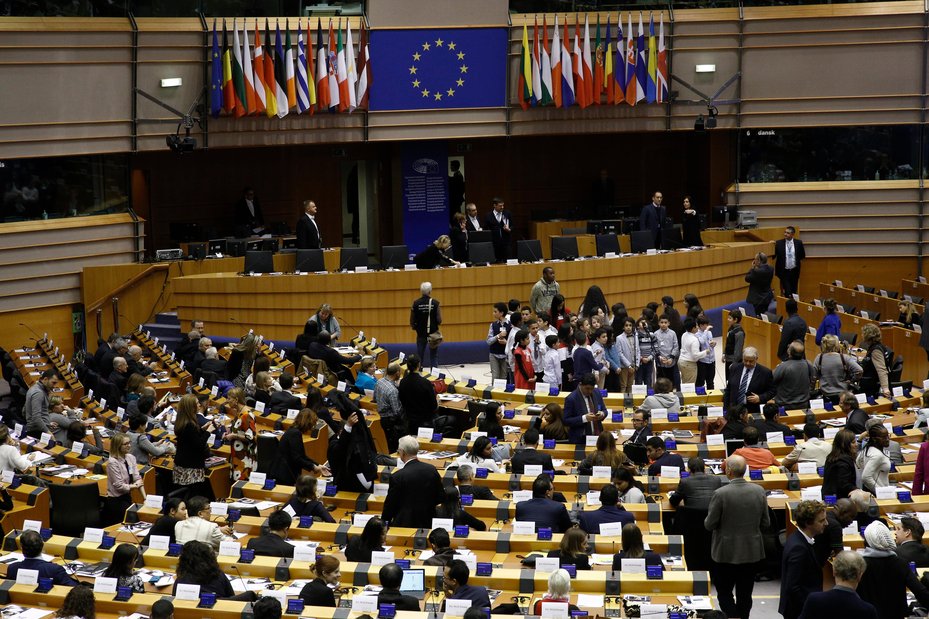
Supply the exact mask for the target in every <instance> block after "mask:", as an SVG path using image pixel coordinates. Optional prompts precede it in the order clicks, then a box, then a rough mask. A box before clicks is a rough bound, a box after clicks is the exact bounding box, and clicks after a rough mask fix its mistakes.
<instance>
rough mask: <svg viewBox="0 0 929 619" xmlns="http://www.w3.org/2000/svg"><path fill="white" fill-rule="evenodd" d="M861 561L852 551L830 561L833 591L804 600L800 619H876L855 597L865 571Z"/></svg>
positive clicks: (860, 600) (864, 604)
mask: <svg viewBox="0 0 929 619" xmlns="http://www.w3.org/2000/svg"><path fill="white" fill-rule="evenodd" d="M865 565H866V564H865V560H864V559H863V558H861V555H860V554H858V553H857V552H854V551H852V550H843V551H842V552H840V553H839V554H837V555H836V557H835V559H833V561H832V572H833V574H835V587H833V588H832V589H830V590H829V591H823V592H821V593H811V594H810V595H809V596H807V598H806V603H804V605H803V611H802V612H801V613H800V619H821V618H822V617H841V618H842V619H877V610H876V609H875V608H874V606H873V605H872V604H869V603H867V602H865V601H864V600H862V599H861V598H860V597H858V593H857V592H856V589H857V588H858V583H859V582H860V581H861V577H862V576H863V575H864V571H865Z"/></svg>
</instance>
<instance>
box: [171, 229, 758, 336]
mask: <svg viewBox="0 0 929 619" xmlns="http://www.w3.org/2000/svg"><path fill="white" fill-rule="evenodd" d="M770 246H771V243H770V242H760V243H725V244H721V245H717V246H714V247H710V248H706V249H704V250H701V251H694V252H686V251H684V252H673V253H668V254H660V255H652V256H647V255H636V256H628V257H625V258H603V259H590V260H576V261H572V262H546V263H545V264H546V265H551V266H553V267H554V268H555V271H556V277H557V279H558V282H559V283H560V284H561V290H562V294H564V295H565V297H566V298H567V300H568V307H569V308H571V309H576V308H577V305H578V304H579V303H580V301H581V300H582V299H583V297H584V294H585V293H586V291H587V288H588V287H589V286H590V285H592V284H597V285H599V286H600V287H601V288H602V289H603V293H604V295H605V296H606V298H607V300H608V301H610V302H615V301H622V302H623V303H625V304H626V307H628V308H630V310H632V311H635V310H637V309H638V308H641V307H644V306H645V304H646V303H648V302H650V301H654V300H658V299H660V298H661V297H662V296H663V295H666V294H669V295H672V296H673V297H674V298H676V299H680V298H682V297H683V295H684V294H685V293H687V292H695V293H697V294H698V295H699V297H700V299H701V301H702V302H703V304H704V306H705V307H717V306H720V305H724V304H727V303H732V302H734V301H738V300H740V299H744V298H745V293H746V290H747V284H746V283H745V279H744V278H745V273H746V272H747V271H748V267H749V265H750V263H751V260H752V258H753V257H754V255H755V254H756V253H757V252H759V251H770V250H771V247H770ZM542 266H543V265H541V264H520V265H510V266H508V265H494V266H487V267H471V268H466V269H438V270H430V271H422V272H420V271H391V272H368V273H326V274H310V275H276V276H273V275H272V276H268V275H264V276H261V277H244V276H239V275H236V274H235V273H206V274H200V275H192V276H188V277H178V278H176V279H174V280H173V281H172V285H173V287H174V300H175V302H176V304H177V310H178V318H179V319H180V321H181V323H182V324H185V323H186V321H189V320H190V319H191V318H193V317H197V318H199V319H201V320H205V321H206V322H207V323H209V325H210V333H211V334H214V335H220V336H226V337H239V336H241V335H242V333H243V331H246V330H247V329H249V328H252V329H254V330H255V331H256V332H257V333H260V334H262V335H264V336H265V338H267V339H271V340H285V341H292V340H293V338H294V336H295V335H296V334H297V333H298V332H299V331H300V330H302V328H303V324H304V322H305V321H306V319H307V317H308V316H310V314H311V313H312V312H313V311H315V309H316V308H317V307H318V306H319V304H320V303H323V302H327V303H330V304H331V305H332V307H333V309H334V310H335V313H336V315H337V316H338V317H339V319H340V321H341V322H342V329H343V331H344V332H346V333H349V334H353V333H354V332H355V331H357V330H358V329H362V330H364V329H368V330H370V331H371V332H372V333H375V334H377V335H378V337H379V338H380V339H382V340H383V341H384V342H392V343H400V342H413V341H415V335H414V333H413V331H412V330H411V329H410V327H409V321H410V305H411V304H412V302H413V301H414V300H415V299H416V298H418V296H419V285H420V283H421V282H424V281H430V282H432V286H433V290H434V292H433V296H434V297H435V298H436V299H437V300H439V301H440V302H441V307H442V321H443V322H442V333H443V334H444V335H445V340H446V342H461V341H476V340H478V341H479V340H483V339H484V338H485V337H486V335H487V325H488V324H489V322H490V320H491V308H492V305H493V303H495V302H497V301H501V300H502V301H505V300H507V299H510V298H521V299H528V297H529V292H530V290H531V288H532V285H533V284H534V283H535V282H536V281H538V280H539V277H540V276H541V271H542Z"/></svg>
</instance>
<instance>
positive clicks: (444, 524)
mask: <svg viewBox="0 0 929 619" xmlns="http://www.w3.org/2000/svg"><path fill="white" fill-rule="evenodd" d="M432 528H433V529H445V530H446V531H448V532H449V533H454V532H455V521H454V520H452V519H451V518H433V519H432Z"/></svg>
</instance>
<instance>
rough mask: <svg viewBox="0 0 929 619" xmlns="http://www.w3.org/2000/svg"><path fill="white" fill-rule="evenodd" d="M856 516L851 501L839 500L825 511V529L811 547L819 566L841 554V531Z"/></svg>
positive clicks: (856, 509) (855, 508)
mask: <svg viewBox="0 0 929 619" xmlns="http://www.w3.org/2000/svg"><path fill="white" fill-rule="evenodd" d="M857 516H858V506H857V505H855V503H854V502H853V501H852V500H851V499H839V500H838V501H836V502H835V505H834V506H833V507H832V509H828V510H826V527H825V528H824V529H823V532H822V533H820V534H819V535H817V536H816V543H815V544H814V545H813V552H815V553H816V560H817V561H819V564H820V565H825V564H826V561H828V560H829V557H831V556H833V555H835V554H837V553H840V552H842V549H843V548H844V547H845V542H843V541H842V537H843V533H842V529H844V528H845V527H847V526H848V525H850V524H851V523H853V522H854V521H855V518H856V517H857ZM917 522H918V521H917Z"/></svg>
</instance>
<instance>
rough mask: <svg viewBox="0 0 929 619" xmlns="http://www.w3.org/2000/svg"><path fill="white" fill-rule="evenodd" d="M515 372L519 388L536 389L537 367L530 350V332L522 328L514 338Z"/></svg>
mask: <svg viewBox="0 0 929 619" xmlns="http://www.w3.org/2000/svg"><path fill="white" fill-rule="evenodd" d="M514 341H515V342H516V346H514V347H513V374H514V376H515V378H516V380H515V382H516V388H517V389H535V369H534V368H533V367H532V354H531V352H530V351H529V332H528V331H526V330H525V329H521V330H520V331H519V332H518V333H517V334H516V337H515V338H514Z"/></svg>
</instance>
